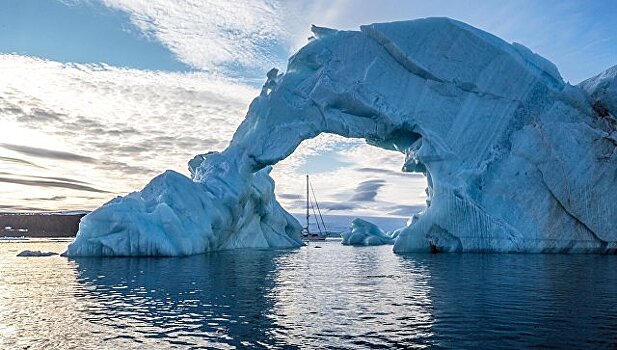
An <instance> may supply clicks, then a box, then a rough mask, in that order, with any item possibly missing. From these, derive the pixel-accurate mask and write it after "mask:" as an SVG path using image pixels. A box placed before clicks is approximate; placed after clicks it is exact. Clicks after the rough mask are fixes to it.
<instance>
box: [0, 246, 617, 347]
mask: <svg viewBox="0 0 617 350" xmlns="http://www.w3.org/2000/svg"><path fill="white" fill-rule="evenodd" d="M66 245H67V242H66V241H40V240H39V241H28V242H0V349H26V348H29V349H71V348H75V349H133V348H139V349H144V348H145V349H164V348H177V349H188V348H286V349H309V348H320V349H354V348H392V349H393V348H410V349H412V348H457V349H482V348H484V349H497V348H512V349H522V348H529V347H537V348H573V349H603V348H604V349H616V348H617V256H596V255H476V254H469V255H460V254H436V255H408V256H399V255H395V254H393V253H392V251H391V249H392V247H391V246H381V247H346V246H342V245H340V243H339V242H338V241H326V242H319V243H310V244H309V245H308V246H306V247H303V248H301V249H295V250H287V251H251V250H241V251H227V252H218V253H211V254H205V255H199V256H193V257H186V258H111V259H109V258H108V259H100V258H94V259H93V258H89V259H78V260H72V259H66V258H63V257H60V256H52V257H29V258H24V257H17V256H16V255H17V254H18V253H19V252H21V251H23V250H26V249H28V250H43V251H55V252H61V251H63V249H64V248H65V247H66Z"/></svg>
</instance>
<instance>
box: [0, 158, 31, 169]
mask: <svg viewBox="0 0 617 350" xmlns="http://www.w3.org/2000/svg"><path fill="white" fill-rule="evenodd" d="M0 162H7V163H16V164H23V165H27V166H32V167H37V168H41V167H40V166H38V165H36V164H34V163H32V162H29V161H27V160H23V159H19V158H13V157H0Z"/></svg>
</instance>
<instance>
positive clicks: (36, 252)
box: [17, 250, 58, 257]
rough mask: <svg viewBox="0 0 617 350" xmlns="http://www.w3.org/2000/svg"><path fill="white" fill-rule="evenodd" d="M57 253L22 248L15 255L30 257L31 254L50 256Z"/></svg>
mask: <svg viewBox="0 0 617 350" xmlns="http://www.w3.org/2000/svg"><path fill="white" fill-rule="evenodd" d="M52 255H58V253H54V252H42V251H40V250H24V251H23V252H21V253H19V254H17V256H22V257H31V256H52Z"/></svg>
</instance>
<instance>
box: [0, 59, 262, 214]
mask: <svg viewBox="0 0 617 350" xmlns="http://www.w3.org/2000/svg"><path fill="white" fill-rule="evenodd" d="M0 71H2V75H0V86H2V87H3V88H2V90H1V91H0V111H2V112H1V113H0V130H2V139H1V141H0V142H2V144H1V145H0V166H2V167H3V169H4V170H6V171H9V172H11V173H14V174H20V176H22V177H24V178H26V177H28V176H30V175H37V176H43V177H45V178H48V179H52V178H77V179H80V180H83V181H84V182H89V183H93V184H96V186H94V188H95V189H96V188H105V189H110V190H111V191H112V192H113V194H118V195H121V194H125V193H127V192H129V191H134V190H136V189H139V188H142V187H143V186H144V184H145V183H147V182H148V181H149V180H150V179H151V178H152V177H153V176H155V175H156V174H158V173H161V172H163V171H164V170H166V169H173V170H176V171H179V172H181V173H187V171H186V169H187V167H186V164H187V161H188V160H190V159H191V158H192V157H193V156H194V155H196V154H199V153H205V152H207V151H210V150H222V149H223V148H224V147H225V146H226V145H227V143H228V142H229V140H230V139H231V136H232V134H233V132H234V131H235V129H236V127H237V125H238V124H239V123H240V121H241V120H242V119H243V117H244V114H245V112H246V108H247V106H248V104H249V102H250V100H251V98H252V97H253V96H256V95H257V94H258V91H257V90H256V89H254V88H252V87H250V86H247V85H244V84H240V83H237V82H234V81H231V80H229V79H225V78H221V77H218V76H213V75H211V74H208V73H195V72H192V73H167V72H151V71H143V70H136V69H123V68H117V67H111V66H106V65H83V64H62V63H58V62H53V61H46V60H41V59H36V58H31V57H24V56H18V55H0ZM27 180H28V181H38V180H32V178H28V179H27ZM39 180H40V179H39ZM11 181H12V183H16V182H15V181H14V180H11ZM28 181H21V180H20V181H19V182H20V183H21V184H29V185H32V186H35V185H37V186H38V185H45V187H46V190H45V191H46V195H47V196H49V197H53V196H59V197H60V196H63V197H66V198H65V199H58V202H57V203H51V201H47V202H46V203H37V205H36V207H43V208H45V207H46V206H48V207H49V208H50V209H93V208H95V207H97V206H99V205H100V204H102V202H104V201H106V200H108V199H109V197H110V196H111V195H110V194H109V193H102V192H101V193H99V194H97V195H95V196H93V197H92V198H82V197H79V191H81V190H83V189H80V188H78V187H75V186H71V185H69V186H64V185H65V184H53V183H38V184H36V183H34V182H28ZM42 181H48V180H42ZM49 181H52V182H53V181H54V180H49ZM60 182H62V181H60ZM60 185H63V186H60ZM7 186H8V183H7V182H5V185H3V186H0V187H2V188H0V193H3V203H4V204H6V203H15V205H16V207H17V206H19V203H20V201H24V200H26V199H28V198H31V197H35V196H33V193H30V192H28V193H25V192H23V193H21V192H19V191H16V190H13V189H12V188H10V187H7ZM70 189H72V190H74V191H76V192H75V193H72V194H71V193H67V192H66V191H67V190H70ZM77 198H79V200H78V199H77ZM54 205H55V207H54Z"/></svg>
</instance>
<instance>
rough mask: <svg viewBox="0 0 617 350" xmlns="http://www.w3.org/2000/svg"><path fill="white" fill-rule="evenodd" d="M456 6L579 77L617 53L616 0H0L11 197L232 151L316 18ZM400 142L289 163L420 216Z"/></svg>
mask: <svg viewBox="0 0 617 350" xmlns="http://www.w3.org/2000/svg"><path fill="white" fill-rule="evenodd" d="M429 16H447V17H451V18H454V19H457V20H461V21H464V22H467V23H469V24H471V25H473V26H476V27H478V28H480V29H483V30H486V31H488V32H490V33H493V34H495V35H497V36H499V37H501V38H502V39H504V40H506V41H508V42H519V43H522V44H523V45H525V46H527V47H529V48H530V49H532V50H533V51H535V52H537V53H539V54H540V55H542V56H544V57H546V58H548V59H549V60H551V61H552V62H554V63H555V64H556V65H557V67H558V68H559V70H560V72H561V74H562V76H563V77H564V79H565V80H567V81H570V82H571V83H572V84H575V83H578V82H580V81H582V80H584V79H586V78H589V77H591V76H593V75H595V74H598V73H600V72H601V71H603V70H605V69H607V68H609V67H611V66H613V65H615V64H617V36H616V35H615V33H617V21H615V20H614V19H615V18H617V4H616V3H615V2H613V1H610V0H608V1H594V2H586V1H530V0H518V1H503V2H496V1H488V0H486V1H445V0H437V1H430V2H428V1H403V0H387V1H351V0H338V1H325V0H316V1H294V2H285V1H267V0H248V1H242V2H228V1H216V0H208V1H206V0H204V1H184V0H183V1H164V0H48V1H38V0H7V1H3V2H1V3H0V194H1V195H2V201H0V210H5V211H6V210H9V211H10V210H76V209H94V208H96V207H98V206H99V205H101V204H102V203H104V202H105V201H107V200H109V199H111V198H112V197H114V196H116V195H123V194H126V193H128V192H130V191H135V190H139V189H141V188H142V187H143V186H144V185H145V184H146V183H147V182H148V181H149V180H150V179H151V178H152V177H154V176H155V175H157V174H159V173H161V172H163V171H164V170H165V169H173V170H176V171H179V172H181V173H183V174H187V173H188V172H187V171H186V163H187V162H188V160H190V159H191V158H192V157H193V156H194V155H196V154H199V153H205V152H207V151H210V150H222V149H224V148H225V146H226V145H227V143H228V141H229V140H230V138H231V136H232V134H233V132H234V130H235V128H236V126H237V125H238V124H239V123H240V122H241V120H242V119H243V118H244V114H245V112H246V110H247V108H248V104H249V103H250V101H251V99H252V98H253V97H255V96H257V95H258V93H259V88H260V86H261V84H262V83H263V82H264V80H265V73H266V72H267V71H268V70H269V69H270V68H272V67H278V68H280V69H282V70H284V69H285V64H286V61H287V58H288V57H289V56H290V55H291V54H292V53H293V52H294V51H295V50H297V49H298V48H300V47H301V46H302V45H303V44H304V43H305V42H306V38H307V37H308V36H310V24H316V25H320V26H327V27H333V28H339V29H349V30H353V29H357V28H358V26H359V25H361V24H367V23H373V22H386V21H395V20H405V19H414V18H420V17H429ZM402 163H403V155H401V154H398V153H395V152H388V151H384V150H379V149H375V148H373V147H370V146H367V145H364V144H363V141H361V140H344V139H342V138H339V137H335V136H332V135H323V136H320V137H318V138H316V139H314V140H309V141H306V142H305V143H303V144H302V145H301V147H300V148H299V149H298V150H297V151H296V152H295V153H294V154H293V155H292V156H291V157H289V158H288V159H286V160H284V161H283V162H282V163H281V164H279V165H277V166H276V167H275V168H274V170H273V173H272V175H273V177H274V178H275V180H276V181H277V196H278V198H279V199H280V201H281V203H282V204H283V205H284V206H285V207H286V208H287V209H289V210H290V211H292V212H297V211H301V210H302V205H303V201H302V195H303V184H304V183H303V181H304V176H303V175H304V174H305V173H307V172H308V173H311V174H312V176H313V185H314V187H315V189H316V190H317V192H318V196H319V198H320V199H321V200H322V202H323V203H324V205H323V206H324V207H326V208H329V209H330V212H331V213H341V214H353V213H362V214H365V215H403V216H409V215H411V214H412V213H413V212H414V211H416V210H417V209H418V208H419V207H421V206H422V205H423V202H424V187H425V179H424V178H423V177H422V176H421V175H416V174H402V173H400V171H399V169H400V167H401V165H402Z"/></svg>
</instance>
